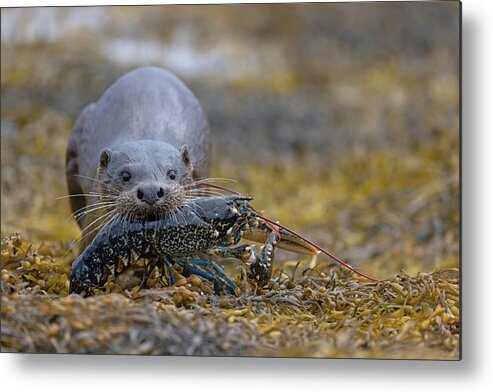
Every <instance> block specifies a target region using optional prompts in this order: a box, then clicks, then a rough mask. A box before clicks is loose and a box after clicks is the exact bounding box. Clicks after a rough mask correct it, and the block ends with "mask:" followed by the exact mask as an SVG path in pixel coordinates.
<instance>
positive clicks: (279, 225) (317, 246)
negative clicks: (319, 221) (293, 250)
mask: <svg viewBox="0 0 493 392" xmlns="http://www.w3.org/2000/svg"><path fill="white" fill-rule="evenodd" d="M258 216H259V218H260V219H263V220H265V221H266V222H269V223H272V224H273V225H276V226H278V227H280V228H281V229H284V230H286V231H287V232H289V233H291V234H293V235H295V236H297V237H298V238H301V239H302V240H303V241H306V242H307V243H309V244H310V245H311V246H313V247H314V248H316V249H318V250H319V251H320V252H322V253H323V254H325V255H327V256H329V257H330V258H331V259H333V260H335V261H337V262H338V263H339V264H341V265H343V266H344V267H346V268H347V269H349V270H351V271H353V272H354V273H355V274H357V275H359V276H362V277H363V278H365V279H368V280H372V281H374V282H382V281H381V280H380V279H376V278H372V277H371V276H368V275H365V274H364V273H363V272H359V271H358V270H357V269H355V268H353V267H351V266H350V265H349V264H347V263H345V262H344V261H342V260H340V259H338V258H337V257H336V256H334V255H333V254H331V253H330V252H328V251H327V250H325V249H324V248H322V247H321V246H319V245H317V244H315V243H314V242H312V241H310V240H309V239H307V238H305V237H303V236H302V235H300V234H298V233H296V232H295V231H293V230H291V229H288V228H287V227H286V226H283V225H281V224H280V223H278V222H275V221H273V220H271V219H269V218H267V217H265V216H263V215H260V214H259V215H258Z"/></svg>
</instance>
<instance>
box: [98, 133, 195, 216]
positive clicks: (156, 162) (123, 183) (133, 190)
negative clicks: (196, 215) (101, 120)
mask: <svg viewBox="0 0 493 392" xmlns="http://www.w3.org/2000/svg"><path fill="white" fill-rule="evenodd" d="M192 172H193V167H192V162H191V160H190V154H189V150H188V146H187V145H184V146H183V147H182V148H181V151H178V150H177V149H175V148H174V147H172V146H170V145H169V144H167V143H163V142H157V141H151V140H145V141H139V142H129V143H125V144H122V145H121V146H118V149H115V150H112V149H104V150H103V151H102V152H101V155H100V160H99V167H98V177H99V181H100V184H101V187H102V188H103V189H102V192H103V193H104V194H107V195H111V196H113V197H114V198H115V210H116V212H117V213H118V214H119V215H121V216H123V217H126V218H129V219H156V218H159V217H160V216H163V215H166V214H168V213H170V212H172V211H174V210H175V209H176V208H178V207H179V206H181V205H182V204H183V202H184V201H185V198H186V194H187V188H188V186H189V185H190V184H191V182H192Z"/></svg>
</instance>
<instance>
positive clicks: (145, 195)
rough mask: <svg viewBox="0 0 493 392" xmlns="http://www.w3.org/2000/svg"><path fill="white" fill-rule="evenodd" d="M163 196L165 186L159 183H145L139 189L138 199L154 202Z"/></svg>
mask: <svg viewBox="0 0 493 392" xmlns="http://www.w3.org/2000/svg"><path fill="white" fill-rule="evenodd" d="M163 196H164V190H163V188H161V187H160V186H157V185H144V186H140V187H139V188H138V189H137V199H139V200H141V201H143V202H145V203H147V204H154V203H155V202H157V201H158V200H159V199H161V198H162V197H163Z"/></svg>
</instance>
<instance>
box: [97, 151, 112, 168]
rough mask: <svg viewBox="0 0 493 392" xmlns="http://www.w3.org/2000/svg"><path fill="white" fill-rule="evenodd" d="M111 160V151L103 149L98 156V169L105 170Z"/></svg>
mask: <svg viewBox="0 0 493 392" xmlns="http://www.w3.org/2000/svg"><path fill="white" fill-rule="evenodd" d="M110 160H111V150H109V149H107V148H105V149H104V150H103V151H101V155H100V156H99V168H100V169H106V168H107V167H108V163H110Z"/></svg>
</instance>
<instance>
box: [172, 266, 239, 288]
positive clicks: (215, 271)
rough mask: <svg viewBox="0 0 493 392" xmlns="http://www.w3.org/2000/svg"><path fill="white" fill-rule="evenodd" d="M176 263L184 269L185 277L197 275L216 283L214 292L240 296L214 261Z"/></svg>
mask: <svg viewBox="0 0 493 392" xmlns="http://www.w3.org/2000/svg"><path fill="white" fill-rule="evenodd" d="M175 263H176V264H178V265H179V266H180V267H182V268H183V275H184V276H190V275H192V274H195V275H198V276H200V277H202V278H204V279H207V280H208V281H210V282H212V283H214V291H215V293H216V294H218V295H219V294H221V292H222V291H223V290H226V291H227V292H229V293H231V294H235V295H239V294H240V291H239V289H238V287H237V286H236V285H235V284H234V283H233V282H232V281H231V280H230V279H229V278H228V276H227V275H226V273H225V272H224V270H223V269H222V268H221V267H220V266H219V265H217V264H216V263H214V262H213V261H210V260H202V259H188V260H186V261H185V260H176V261H175Z"/></svg>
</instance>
